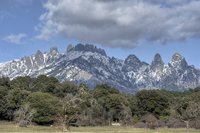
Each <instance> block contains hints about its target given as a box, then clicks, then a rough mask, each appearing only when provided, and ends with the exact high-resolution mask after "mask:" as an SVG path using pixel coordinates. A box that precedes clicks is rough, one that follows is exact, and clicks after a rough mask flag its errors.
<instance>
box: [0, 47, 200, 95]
mask: <svg viewBox="0 0 200 133" xmlns="http://www.w3.org/2000/svg"><path fill="white" fill-rule="evenodd" d="M38 75H47V76H53V77H56V78H57V79H58V80H59V81H61V82H64V81H72V82H74V83H76V84H80V83H85V84H87V85H88V86H89V87H91V88H93V87H95V86H96V85H97V84H102V83H106V84H109V85H111V86H113V87H116V88H117V89H119V90H120V91H122V92H130V93H135V92H137V91H139V90H141V89H166V90H172V91H183V90H187V89H189V88H194V87H197V86H199V85H200V70H199V69H197V68H195V67H194V66H191V65H188V63H187V61H186V60H185V58H184V57H183V56H181V55H180V54H178V53H175V54H174V55H173V56H172V59H171V61H170V62H169V63H168V64H164V62H163V60H162V58H161V56H160V54H156V55H155V57H154V59H153V61H152V62H151V64H148V63H146V62H143V61H141V60H140V59H139V58H138V57H136V56H135V55H129V56H128V57H127V58H126V59H125V60H122V59H117V58H115V57H109V56H107V54H106V52H105V51H104V50H103V49H100V48H97V47H96V46H94V45H90V44H77V45H75V46H73V45H68V47H67V49H66V52H65V53H59V51H58V49H57V48H56V47H53V48H51V49H50V52H44V53H43V52H41V51H39V50H38V51H37V52H36V53H35V54H33V55H31V56H25V57H23V58H21V59H19V60H13V61H9V62H4V63H0V76H5V77H9V78H11V79H14V78H16V77H18V76H31V77H37V76H38Z"/></svg>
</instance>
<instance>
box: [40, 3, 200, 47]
mask: <svg viewBox="0 0 200 133" xmlns="http://www.w3.org/2000/svg"><path fill="white" fill-rule="evenodd" d="M44 7H45V9H46V12H45V13H44V14H42V15H41V17H40V21H41V23H40V25H42V26H41V27H40V28H41V32H40V34H39V35H38V36H37V38H40V39H48V38H49V37H51V36H52V35H56V34H59V35H62V36H64V37H66V38H69V39H76V40H78V41H81V42H92V43H99V44H102V45H107V46H111V47H122V48H129V47H135V46H137V45H138V44H141V43H142V42H143V41H147V42H156V43H160V44H163V43H168V42H173V41H183V40H186V39H190V38H195V37H197V38H198V37H200V23H199V22H200V8H199V7H200V1H198V0H165V1H161V0H48V1H47V2H46V3H45V4H44Z"/></svg>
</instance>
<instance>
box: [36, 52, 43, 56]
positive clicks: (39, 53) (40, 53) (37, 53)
mask: <svg viewBox="0 0 200 133" xmlns="http://www.w3.org/2000/svg"><path fill="white" fill-rule="evenodd" d="M35 56H36V57H40V56H43V53H42V52H41V51H40V50H37V52H36V54H35Z"/></svg>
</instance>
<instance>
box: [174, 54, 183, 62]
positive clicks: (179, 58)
mask: <svg viewBox="0 0 200 133" xmlns="http://www.w3.org/2000/svg"><path fill="white" fill-rule="evenodd" d="M181 60H183V56H182V55H181V54H179V53H175V54H174V55H173V56H172V61H173V62H177V61H181Z"/></svg>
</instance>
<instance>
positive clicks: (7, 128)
mask: <svg viewBox="0 0 200 133" xmlns="http://www.w3.org/2000/svg"><path fill="white" fill-rule="evenodd" d="M0 133H62V132H61V131H58V129H56V128H55V127H45V126H30V127H27V128H19V127H17V126H16V125H14V124H11V123H0ZM70 133H186V129H157V130H149V129H136V128H131V127H78V128H71V131H70ZM187 133H200V130H195V129H190V130H189V131H188V132H187Z"/></svg>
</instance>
